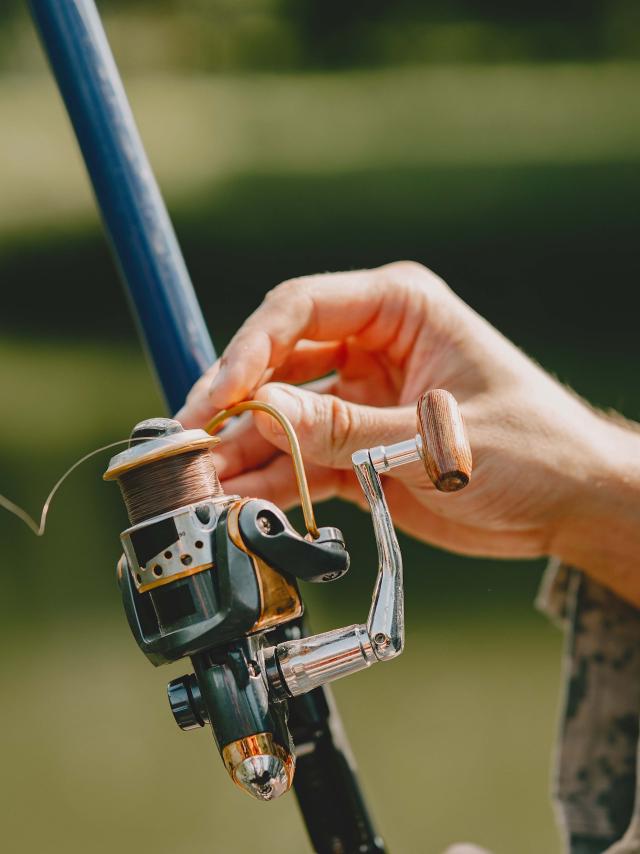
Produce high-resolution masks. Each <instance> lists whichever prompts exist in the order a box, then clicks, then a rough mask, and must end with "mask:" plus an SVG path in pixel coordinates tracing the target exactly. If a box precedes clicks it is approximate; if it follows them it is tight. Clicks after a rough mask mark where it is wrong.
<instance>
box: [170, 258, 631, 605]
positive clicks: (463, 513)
mask: <svg viewBox="0 0 640 854" xmlns="http://www.w3.org/2000/svg"><path fill="white" fill-rule="evenodd" d="M330 372H333V373H331V375H330V376H328V377H327V376H326V375H327V374H329V373H330ZM322 377H325V378H324V379H319V378H322ZM291 383H296V384H297V383H304V385H301V386H294V385H289V384H291ZM430 388H445V389H447V390H448V391H450V392H451V393H452V394H453V395H454V397H455V398H456V399H457V401H458V403H459V404H460V409H461V411H462V413H463V417H464V419H465V423H466V425H467V429H468V433H469V438H470V442H471V448H472V452H473V458H474V473H473V476H472V480H471V484H470V485H469V487H467V489H465V490H463V491H461V492H459V493H453V494H442V493H439V492H437V491H436V490H435V489H434V488H433V486H432V485H431V484H430V483H429V482H428V481H427V478H426V477H425V474H424V469H423V468H422V467H421V466H420V464H418V463H416V464H414V465H412V466H408V467H403V468H402V469H400V470H399V471H395V472H391V473H390V474H389V475H388V476H387V477H386V479H385V493H386V495H387V500H388V503H389V506H390V509H391V512H392V515H393V518H394V521H395V523H396V524H397V525H398V526H399V527H400V528H402V529H404V530H405V531H407V532H409V533H411V534H413V535H414V536H416V537H419V538H421V539H424V540H427V541H429V542H431V543H434V544H436V545H439V546H442V547H444V548H447V549H450V550H453V551H458V552H463V553H467V554H473V555H485V556H500V557H518V558H520V557H537V556H541V555H546V554H555V555H557V556H559V557H561V558H563V559H565V560H568V561H573V562H575V563H578V564H579V565H580V566H582V568H584V569H586V570H591V572H592V574H593V575H595V576H596V577H600V578H601V580H605V582H606V583H609V585H610V586H611V587H613V588H614V589H618V591H619V592H621V587H624V590H623V591H622V592H623V595H626V596H627V598H632V599H633V596H635V595H636V593H635V592H634V593H632V594H630V593H629V584H628V577H627V580H624V579H623V581H621V582H620V583H619V582H618V581H616V580H615V578H613V575H615V574H616V573H615V571H613V570H612V567H611V562H612V558H613V557H614V555H613V554H612V548H611V544H609V543H607V544H603V540H608V539H609V538H608V537H607V535H606V534H605V535H604V536H601V538H600V540H599V541H598V542H594V527H596V528H600V527H601V525H602V523H603V522H604V520H605V518H608V517H609V515H610V514H611V513H610V512H611V497H612V493H613V492H615V487H616V484H617V483H618V482H619V480H620V478H622V476H623V475H622V470H621V468H620V465H619V463H618V462H617V461H618V460H619V458H620V453H619V450H620V449H622V446H623V445H627V446H629V450H630V449H631V446H632V445H633V443H634V441H635V443H636V444H637V442H638V437H637V436H636V435H635V434H634V433H632V432H631V431H629V430H625V429H624V428H623V427H620V426H619V425H617V424H614V423H612V422H610V421H608V420H607V419H605V418H604V417H602V416H601V415H600V414H598V413H596V412H595V411H593V410H592V409H591V408H590V407H589V406H588V405H586V404H585V403H584V402H583V401H581V400H580V399H579V398H577V397H576V396H575V395H574V394H573V393H571V392H570V391H568V390H567V389H566V388H564V387H563V386H562V385H560V384H559V383H558V382H556V381H555V380H554V379H553V378H551V377H550V376H549V375H548V374H546V373H545V372H544V371H543V370H542V369H541V368H540V367H538V366H537V365H536V364H535V363H534V362H532V361H531V360H530V359H528V358H527V357H526V356H525V355H524V354H523V353H522V352H521V351H519V350H518V349H517V348H516V347H515V346H514V345H513V344H511V343H510V342H509V341H508V340H507V339H506V338H504V337H503V336H502V335H501V334H500V333H499V332H497V330H495V329H494V328H493V327H491V326H490V325H489V324H488V323H487V322H486V321H485V320H484V319H482V318H481V317H480V316H479V315H477V314H476V313H475V312H474V311H473V310H472V309H471V308H469V306H467V305H466V304H465V303H463V302H462V301H461V300H460V299H459V298H458V297H457V296H456V295H455V294H454V293H453V292H452V291H451V290H450V289H449V288H448V287H447V285H446V284H445V283H444V282H443V281H442V280H441V279H439V278H438V277H437V276H436V275H435V274H433V273H432V272H430V271H429V270H427V269H426V268H424V267H422V266H421V265H419V264H415V263H412V262H401V263H397V264H390V265H387V266H384V267H380V268H378V269H375V270H363V271H358V272H351V273H335V274H327V275H320V276H309V277H305V278H300V279H295V280H291V281H289V282H285V283H283V284H281V285H279V286H278V287H277V288H275V289H274V290H273V291H271V292H270V293H269V294H268V295H267V297H266V299H265V300H264V302H263V304H262V305H261V306H260V307H259V308H258V309H257V310H256V311H255V312H254V313H253V314H252V315H251V317H249V319H248V320H247V321H246V322H245V323H244V324H243V326H242V327H241V328H240V330H239V331H238V332H237V333H236V335H235V336H234V338H233V340H232V341H231V343H230V344H229V346H228V347H227V349H226V351H225V353H224V355H223V356H222V358H221V359H220V360H219V361H218V362H216V364H215V365H213V366H212V368H211V369H210V370H209V371H207V373H206V374H205V375H204V376H203V377H202V378H201V379H200V380H199V381H198V382H197V383H196V385H195V386H194V388H193V389H192V391H191V393H190V394H189V396H188V398H187V402H186V404H185V407H184V408H183V409H182V410H181V411H180V412H179V413H178V414H177V417H178V418H179V419H180V420H181V421H182V422H183V424H184V425H185V426H196V425H197V426H202V425H203V424H205V423H206V421H207V420H208V419H209V418H210V417H211V416H212V415H213V414H215V412H217V411H218V410H219V409H222V408H225V407H228V406H229V405H231V404H233V403H235V402H238V401H240V400H243V399H246V398H248V397H254V398H255V399H257V400H262V401H265V402H268V403H270V404H272V405H273V406H276V407H278V408H279V409H280V410H282V411H283V412H284V413H285V414H286V415H287V416H288V417H289V419H290V420H291V422H292V424H293V426H294V428H295V429H296V432H297V433H298V436H299V439H300V444H301V447H302V452H303V456H304V458H305V461H306V462H307V469H308V472H307V473H308V477H309V484H310V487H311V491H312V495H313V497H314V498H315V499H316V500H321V499H324V498H329V497H331V496H340V497H342V498H346V499H348V500H352V501H356V502H358V503H363V501H362V496H361V494H360V492H359V488H358V486H357V482H356V479H355V477H354V475H353V473H352V471H351V454H352V452H353V451H354V450H356V449H358V448H361V447H369V446H372V445H378V444H390V443H392V442H396V441H400V440H402V439H406V438H408V437H409V436H411V435H413V433H414V432H415V402H416V400H417V398H418V397H419V395H420V394H421V393H422V392H423V391H425V390H427V389H430ZM633 447H634V448H635V445H633ZM636 450H637V449H636ZM639 458H640V457H639ZM216 462H217V465H218V468H219V473H220V476H221V478H222V479H223V480H224V481H225V489H226V491H227V492H229V493H239V494H241V495H258V496H260V497H263V498H267V499H269V500H271V501H273V502H275V503H276V504H278V505H279V506H282V507H285V508H286V507H287V506H290V505H292V504H294V503H296V500H297V494H296V490H295V484H294V480H293V477H292V474H291V468H290V459H289V458H288V455H287V443H286V439H285V437H284V435H283V433H282V432H281V430H280V428H279V427H278V425H276V424H274V422H272V420H271V419H268V418H266V417H265V416H262V415H257V416H256V417H255V418H253V419H252V418H245V417H243V418H241V419H239V421H238V423H236V424H234V425H231V426H230V427H229V428H228V429H227V430H225V432H224V441H223V443H222V445H221V446H220V447H219V449H217V451H216ZM636 469H637V466H636ZM636 481H637V482H640V477H638V478H637V479H636ZM634 490H635V487H634ZM634 494H635V492H634ZM614 504H615V505H617V506H619V505H620V499H619V496H618V500H617V502H614ZM635 506H638V505H637V504H636V505H635ZM636 516H637V512H636ZM618 527H619V526H618ZM613 551H614V552H615V548H614V549H613ZM636 554H637V552H636ZM616 557H617V558H618V559H619V558H620V555H617V554H616ZM623 575H625V576H628V572H626V571H625V572H623ZM634 578H635V573H634ZM635 583H636V586H637V587H638V592H637V598H638V601H639V602H640V583H638V582H635Z"/></svg>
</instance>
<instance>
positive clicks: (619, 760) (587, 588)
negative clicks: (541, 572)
mask: <svg viewBox="0 0 640 854" xmlns="http://www.w3.org/2000/svg"><path fill="white" fill-rule="evenodd" d="M539 605H540V606H541V607H542V609H543V610H544V611H545V612H546V613H548V614H550V615H551V616H552V617H554V618H555V619H556V620H558V621H559V622H561V623H562V624H563V625H564V626H565V627H566V630H567V646H566V652H567V655H566V665H565V667H566V689H565V702H564V714H563V720H562V724H561V733H560V744H559V750H558V766H557V772H556V781H555V787H554V788H555V791H554V797H555V799H556V803H557V808H558V813H559V816H560V820H561V822H562V825H563V828H564V831H565V835H566V841H567V842H566V844H567V851H568V852H569V854H605V852H606V854H640V804H636V809H637V815H636V814H635V812H634V803H635V799H636V798H635V793H636V765H637V755H638V719H639V714H640V618H639V615H638V611H637V610H636V609H635V608H633V607H632V606H631V605H628V604H627V603H625V602H623V601H622V600H621V599H619V598H618V597H617V596H616V595H615V594H614V593H611V592H610V591H608V590H606V589H605V588H603V587H601V586H600V585H599V584H597V583H596V582H594V581H591V580H590V579H588V578H587V577H585V576H584V575H583V574H582V573H581V572H579V571H577V570H575V569H572V568H570V567H566V566H561V565H559V564H557V563H553V562H552V564H551V565H550V567H549V569H548V570H547V574H546V577H545V580H544V582H543V586H542V590H541V595H540V599H539Z"/></svg>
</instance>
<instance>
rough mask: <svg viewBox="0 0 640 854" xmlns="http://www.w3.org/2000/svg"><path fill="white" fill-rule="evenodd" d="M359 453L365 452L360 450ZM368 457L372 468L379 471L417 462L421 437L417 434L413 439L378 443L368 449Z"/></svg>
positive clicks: (382, 471) (420, 448)
mask: <svg viewBox="0 0 640 854" xmlns="http://www.w3.org/2000/svg"><path fill="white" fill-rule="evenodd" d="M359 453H366V452H365V451H361V452H359ZM354 456H355V455H354ZM369 457H370V458H371V464H372V465H373V467H374V469H375V470H376V471H377V472H379V473H384V472H387V471H390V470H391V469H394V468H396V467H397V466H404V465H406V464H407V463H415V462H419V461H420V460H421V459H422V439H421V437H420V435H417V436H416V437H415V439H407V440H406V441H405V442H396V443H395V444H394V445H378V446H377V447H376V448H370V449H369ZM354 465H355V463H354Z"/></svg>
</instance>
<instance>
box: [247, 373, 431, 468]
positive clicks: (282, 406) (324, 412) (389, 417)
mask: <svg viewBox="0 0 640 854" xmlns="http://www.w3.org/2000/svg"><path fill="white" fill-rule="evenodd" d="M255 399H256V400H261V401H264V402H265V403H270V404H271V405H272V406H274V407H275V408H276V409H278V410H280V412H282V413H283V414H284V415H286V416H287V418H288V419H289V421H291V424H292V425H293V428H294V430H295V431H296V434H297V436H298V439H299V441H300V447H301V449H302V453H303V456H304V457H305V459H306V460H308V461H309V462H312V463H315V464H316V465H320V466H328V467H330V468H339V469H348V468H351V454H352V453H353V452H354V451H357V450H358V449H359V448H368V447H370V446H372V445H386V444H389V443H391V442H398V441H401V440H402V439H406V438H407V436H409V435H411V434H412V431H414V432H415V424H414V420H415V414H414V410H413V407H388V408H382V407H376V406H360V405H359V404H355V403H350V402H349V401H346V400H343V399H342V398H340V397H336V396H335V395H332V394H318V393H316V392H314V391H310V390H308V389H305V388H301V387H300V386H292V385H286V384H284V383H268V384H267V385H264V386H262V387H261V388H260V389H258V391H257V392H256V394H255ZM256 423H257V425H258V430H259V431H260V432H261V433H262V435H263V436H264V437H265V438H266V439H268V440H269V441H270V442H272V443H273V444H274V445H276V446H277V447H278V448H280V449H282V450H284V451H287V450H288V449H289V446H288V442H287V438H286V436H285V435H284V432H283V430H282V428H281V426H280V425H279V424H278V422H277V421H275V419H273V418H270V417H269V416H267V415H264V414H262V413H257V414H256Z"/></svg>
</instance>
